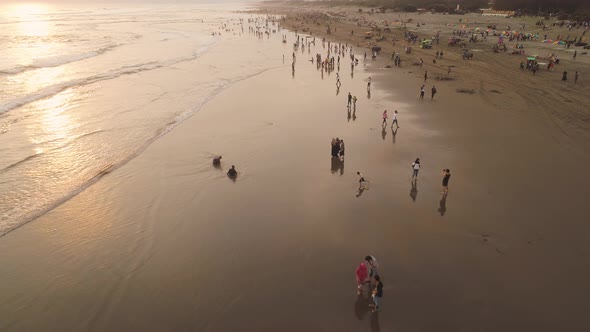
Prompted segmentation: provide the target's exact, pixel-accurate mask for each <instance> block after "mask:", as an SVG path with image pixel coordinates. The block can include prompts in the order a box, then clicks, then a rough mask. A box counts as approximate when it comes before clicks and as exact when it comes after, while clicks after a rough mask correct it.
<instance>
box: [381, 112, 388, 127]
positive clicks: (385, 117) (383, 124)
mask: <svg viewBox="0 0 590 332" xmlns="http://www.w3.org/2000/svg"><path fill="white" fill-rule="evenodd" d="M381 125H382V126H387V110H385V111H383V123H382V124H381Z"/></svg>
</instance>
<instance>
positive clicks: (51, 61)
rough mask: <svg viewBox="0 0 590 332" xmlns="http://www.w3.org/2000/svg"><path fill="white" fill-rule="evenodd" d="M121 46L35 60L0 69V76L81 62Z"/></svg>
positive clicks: (114, 45) (115, 45)
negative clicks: (26, 63)
mask: <svg viewBox="0 0 590 332" xmlns="http://www.w3.org/2000/svg"><path fill="white" fill-rule="evenodd" d="M122 45H125V44H113V45H109V46H106V47H102V48H100V49H98V50H95V51H90V52H85V53H79V54H68V55H58V56H52V57H47V58H41V59H35V60H33V62H32V63H31V64H28V65H18V66H15V67H12V68H5V69H0V75H15V74H20V73H23V72H25V71H28V70H35V69H41V68H51V67H59V66H62V65H65V64H68V63H72V62H77V61H82V60H85V59H89V58H93V57H95V56H99V55H101V54H104V53H106V52H108V51H111V50H113V49H115V48H117V47H119V46H122Z"/></svg>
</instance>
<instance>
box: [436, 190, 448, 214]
mask: <svg viewBox="0 0 590 332" xmlns="http://www.w3.org/2000/svg"><path fill="white" fill-rule="evenodd" d="M439 203H440V207H439V208H438V212H439V213H440V215H441V216H444V215H445V213H446V212H447V195H442V198H441V199H440V202H439Z"/></svg>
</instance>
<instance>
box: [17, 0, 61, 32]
mask: <svg viewBox="0 0 590 332" xmlns="http://www.w3.org/2000/svg"><path fill="white" fill-rule="evenodd" d="M49 9H50V7H49V6H48V5H46V4H40V3H21V4H14V5H10V6H8V8H6V15H7V16H8V17H11V18H13V19H15V20H17V21H18V29H19V31H20V33H21V34H22V35H25V36H46V35H48V34H49V22H48V21H46V20H44V19H43V15H45V14H47V13H49Z"/></svg>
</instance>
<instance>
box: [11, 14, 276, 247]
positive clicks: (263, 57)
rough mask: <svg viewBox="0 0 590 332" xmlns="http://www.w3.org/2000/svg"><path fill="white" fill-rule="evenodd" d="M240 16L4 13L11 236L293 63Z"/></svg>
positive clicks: (245, 16) (242, 15) (247, 16)
mask: <svg viewBox="0 0 590 332" xmlns="http://www.w3.org/2000/svg"><path fill="white" fill-rule="evenodd" d="M235 9H241V10H245V9H247V7H244V6H236V5H227V4H218V5H205V4H199V5H190V4H181V5H162V4H159V5H158V4H152V5H145V4H133V5H101V4H99V5H97V4H94V5H89V4H87V5H84V6H81V5H72V4H65V5H56V4H2V5H1V6H0V27H1V28H0V49H2V57H0V156H1V158H0V236H1V235H4V234H6V233H7V232H9V231H11V230H14V229H16V228H17V227H19V226H21V225H23V224H25V223H27V222H28V221H30V220H33V219H34V218H35V217H38V216H40V215H42V214H43V213H45V212H47V211H49V210H51V209H52V208H54V207H55V206H57V205H59V204H61V203H63V202H64V201H65V200H67V199H69V198H71V197H72V196H74V195H75V194H76V193H79V192H80V191H81V190H83V189H84V188H86V187H88V186H89V185H91V184H92V183H94V182H96V181H97V180H99V179H100V177H101V176H103V175H105V174H107V173H109V172H111V171H112V170H114V169H116V168H117V167H120V166H121V165H123V164H125V163H126V162H128V161H129V160H131V159H132V158H133V157H135V156H137V155H138V154H139V153H141V151H143V150H144V149H145V148H146V147H147V146H148V145H149V144H150V143H151V142H153V141H154V140H155V139H157V138H158V137H160V136H161V135H163V134H165V133H166V132H168V131H169V130H171V129H172V128H174V126H176V125H178V124H179V123H181V122H182V121H183V120H184V119H186V118H188V117H190V116H192V115H193V114H195V113H196V112H198V111H199V110H200V108H201V107H202V106H203V105H204V104H205V103H206V102H207V101H208V100H210V99H211V98H213V97H215V96H216V95H217V94H218V93H220V92H221V91H223V90H224V89H225V88H227V87H228V86H230V85H231V84H232V83H233V82H236V81H239V80H241V79H244V78H247V77H250V76H252V75H256V74H257V73H260V72H262V71H264V70H268V69H270V68H273V67H276V66H279V65H281V63H280V61H279V58H280V55H279V53H280V50H279V51H278V52H279V53H276V52H274V51H270V50H264V51H261V50H260V49H259V48H252V47H248V45H249V44H248V43H251V42H252V41H251V39H250V40H249V41H246V40H245V39H246V38H244V37H245V36H244V35H245V34H247V33H248V26H247V25H246V24H248V23H247V19H248V18H249V17H252V16H251V15H249V14H247V13H243V12H241V13H237V12H234V11H233V10H235ZM242 27H243V28H244V29H245V30H244V31H245V32H244V34H242ZM214 32H216V33H221V36H220V35H219V34H215V35H214V34H213V33H214ZM213 50H215V52H216V54H215V56H212V55H211V53H210V52H212V51H213ZM236 50H238V51H239V52H238V51H236ZM208 57H209V58H208Z"/></svg>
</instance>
